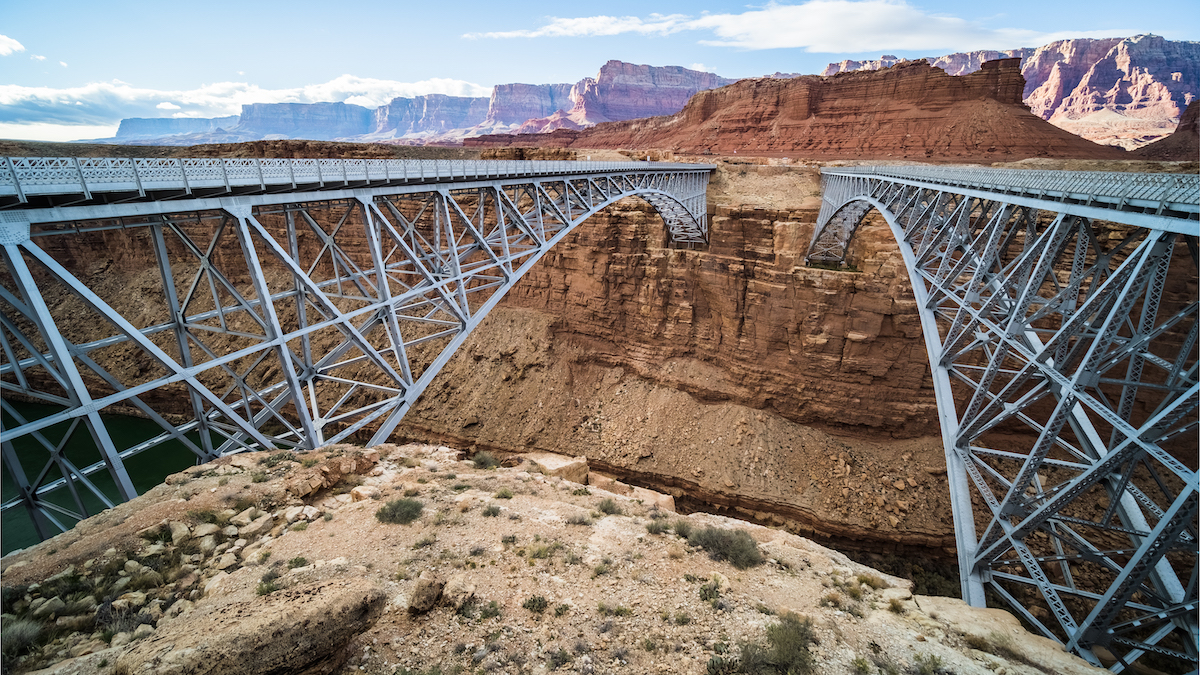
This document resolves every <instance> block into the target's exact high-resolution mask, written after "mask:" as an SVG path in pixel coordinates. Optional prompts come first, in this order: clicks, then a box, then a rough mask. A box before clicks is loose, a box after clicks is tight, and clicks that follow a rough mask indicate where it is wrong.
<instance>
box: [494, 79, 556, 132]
mask: <svg viewBox="0 0 1200 675" xmlns="http://www.w3.org/2000/svg"><path fill="white" fill-rule="evenodd" d="M572 88H573V86H572V85H570V84H520V83H516V84H498V85H496V86H495V87H492V97H491V99H490V100H489V102H488V110H487V118H486V119H485V120H484V121H483V126H484V127H488V128H491V129H501V128H504V127H513V128H515V127H519V126H520V125H522V124H524V123H525V122H526V120H531V119H536V118H540V117H546V116H549V115H552V114H554V113H555V112H557V111H559V110H567V109H570V108H571V107H572V106H573V105H574V100H573V99H572V98H571V93H572Z"/></svg>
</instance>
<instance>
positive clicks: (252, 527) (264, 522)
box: [238, 513, 272, 538]
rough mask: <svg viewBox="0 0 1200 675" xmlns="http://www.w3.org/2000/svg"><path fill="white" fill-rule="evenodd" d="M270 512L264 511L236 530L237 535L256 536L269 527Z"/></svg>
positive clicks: (270, 520)
mask: <svg viewBox="0 0 1200 675" xmlns="http://www.w3.org/2000/svg"><path fill="white" fill-rule="evenodd" d="M271 522H272V518H271V514H269V513H264V514H263V515H262V516H260V517H258V518H256V519H254V521H253V522H251V523H250V524H248V525H245V526H244V527H242V528H241V529H239V530H238V535H239V536H242V537H246V538H251V537H257V536H258V535H260V534H264V533H266V532H267V531H269V530H270V529H271Z"/></svg>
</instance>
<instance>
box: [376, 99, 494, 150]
mask: <svg viewBox="0 0 1200 675" xmlns="http://www.w3.org/2000/svg"><path fill="white" fill-rule="evenodd" d="M487 113H488V99H487V98H484V97H472V96H446V95H445V94H429V95H427V96H415V97H413V98H402V97H397V98H394V99H392V100H391V101H390V102H389V103H388V104H387V105H383V106H380V107H378V108H376V109H375V110H374V111H373V112H372V113H371V127H372V128H371V133H370V134H369V135H367V136H366V137H365V138H364V139H363V140H375V139H384V138H397V137H404V136H408V137H415V136H432V135H437V134H443V133H446V132H447V131H450V130H451V129H461V128H463V127H471V126H475V125H476V124H479V123H480V122H482V121H483V119H484V117H486V116H487Z"/></svg>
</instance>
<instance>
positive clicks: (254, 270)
mask: <svg viewBox="0 0 1200 675" xmlns="http://www.w3.org/2000/svg"><path fill="white" fill-rule="evenodd" d="M4 166H6V167H7V168H8V169H9V173H8V175H7V176H4V174H3V168H2V167H0V204H6V205H9V206H16V207H18V208H11V209H8V210H2V211H0V244H2V245H3V262H4V266H3V268H2V269H0V358H2V361H0V390H2V391H3V392H4V393H5V394H6V396H10V397H11V396H12V395H14V394H15V395H19V396H20V397H23V398H24V399H26V400H32V401H37V402H44V403H48V404H52V405H55V406H60V407H61V411H60V412H56V413H53V414H50V415H48V416H46V417H43V418H40V419H26V418H25V417H23V416H22V415H21V414H20V412H19V411H18V410H17V409H16V408H15V407H14V406H13V405H11V403H10V401H8V400H4V401H3V402H2V405H3V411H4V413H5V415H4V426H3V429H2V432H3V443H2V449H3V463H4V466H5V468H6V469H7V470H8V472H9V474H10V475H11V476H12V478H13V480H14V482H15V484H16V485H17V487H18V488H19V490H20V495H19V496H18V497H16V498H14V499H11V500H9V501H7V502H6V503H5V504H4V508H5V509H9V508H13V507H17V506H24V507H25V508H26V509H28V511H29V513H30V515H31V517H32V518H33V521H34V524H35V526H36V528H37V530H38V533H39V535H41V536H42V537H45V536H47V535H48V534H50V533H51V532H52V530H53V529H55V528H57V529H59V530H62V529H65V528H66V527H69V524H70V522H71V521H75V520H79V519H82V518H84V517H86V516H87V515H89V509H88V506H87V504H86V502H87V501H89V500H93V501H94V500H97V499H98V500H99V502H100V503H102V504H103V505H104V506H112V501H111V500H110V498H109V496H107V495H105V493H104V491H103V490H102V489H100V488H99V487H97V485H96V484H95V482H94V480H93V479H92V478H91V476H93V475H94V474H96V473H97V472H100V471H107V472H108V473H109V474H110V475H111V477H112V479H113V481H114V482H115V483H116V486H117V491H118V492H119V495H120V498H121V499H131V498H133V497H134V496H136V492H135V489H134V486H133V484H132V482H131V480H130V477H129V475H128V472H127V471H126V468H125V465H124V460H125V459H128V458H129V457H131V456H133V455H136V454H138V453H141V452H144V451H146V450H149V449H151V448H154V447H156V446H158V445H160V444H161V443H163V442H166V441H177V442H179V443H181V444H183V445H184V446H185V447H187V448H188V449H189V450H190V451H191V452H192V453H194V454H195V455H196V457H197V459H198V460H199V461H208V460H211V459H213V458H216V457H220V456H223V455H227V454H231V453H236V452H241V451H244V450H251V449H267V448H294V449H299V450H303V449H312V448H316V447H319V446H322V445H326V444H331V443H336V442H339V441H342V440H343V439H347V438H348V437H350V436H351V435H352V434H355V433H356V432H359V431H360V430H370V431H373V436H372V440H371V443H372V444H377V443H381V442H384V441H385V440H386V439H387V438H388V436H389V435H390V434H391V432H392V430H393V429H394V428H395V427H396V425H397V423H398V422H399V421H400V419H401V417H402V416H403V415H404V414H405V412H406V411H407V410H408V409H409V407H410V406H411V405H412V403H413V401H414V400H415V399H416V398H417V397H418V396H419V395H420V394H421V392H422V391H424V390H425V388H426V387H427V386H428V385H429V383H430V381H431V380H432V379H433V378H434V376H435V375H436V374H437V372H438V371H439V370H440V369H441V367H442V366H443V365H444V364H445V363H446V362H447V361H448V360H449V359H450V357H451V356H452V354H453V353H454V351H455V350H456V349H457V348H458V347H459V346H460V345H461V344H462V343H463V341H464V340H465V339H466V337H467V336H468V334H469V333H471V331H473V330H474V329H475V327H476V326H478V325H479V323H480V322H481V321H482V320H483V318H484V316H485V315H486V314H487V313H488V312H489V311H490V310H491V309H492V308H493V307H494V306H495V305H496V304H497V303H498V302H499V301H500V299H501V298H502V297H503V296H504V294H505V293H506V292H507V291H508V290H509V289H510V288H511V287H512V286H513V285H514V284H515V283H516V282H517V281H518V280H519V279H520V278H521V277H522V275H524V274H525V273H526V272H527V271H528V270H529V269H530V268H531V267H532V266H533V265H534V264H535V263H536V262H537V261H538V260H539V259H540V258H541V257H542V256H543V255H544V254H545V253H546V252H547V251H548V250H549V249H550V248H551V247H552V246H554V245H555V244H557V243H558V242H559V241H561V240H562V239H563V238H564V237H566V236H567V235H568V234H569V233H570V232H571V231H572V229H574V228H575V227H576V226H577V225H579V224H580V223H582V222H583V221H584V220H586V219H587V218H588V217H590V216H592V215H593V214H595V213H597V212H598V211H600V210H601V209H604V208H605V207H607V206H609V205H611V204H613V203H615V202H617V201H619V200H621V199H625V198H627V197H639V198H641V199H643V200H645V201H647V202H649V203H650V204H651V205H652V206H653V207H654V208H655V209H656V210H657V211H658V212H659V213H660V214H661V215H662V216H663V220H664V222H665V223H666V225H667V230H668V234H669V237H670V239H671V240H672V241H674V242H676V243H678V244H682V245H695V244H702V243H704V242H705V241H706V238H707V215H706V208H707V204H706V197H705V192H706V189H707V185H708V178H709V174H710V172H711V170H712V167H711V166H707V165H695V164H659V163H645V162H633V163H593V162H487V161H458V162H446V161H424V162H421V161H413V160H404V161H400V160H394V161H383V160H359V161H352V160H123V159H107V158H105V159H78V160H76V159H74V158H67V159H62V158H49V159H47V158H32V159H30V158H20V159H18V158H11V159H5V161H4ZM6 178H7V181H6V180H5V179H6ZM5 200H7V201H5ZM65 239H70V240H71V241H70V242H66V241H64V240H65ZM68 244H69V246H68ZM89 248H95V249H97V250H99V251H101V255H100V256H98V257H99V259H100V260H115V259H116V258H118V257H121V256H125V257H126V258H129V259H133V260H137V259H139V258H138V256H139V255H140V256H141V258H140V259H141V260H143V264H144V267H145V269H135V270H131V271H126V272H124V273H123V274H121V275H110V274H107V273H105V271H104V270H103V269H101V270H95V269H93V268H94V264H93V263H94V261H90V260H87V259H85V254H84V253H79V252H84V251H86V250H88V249H89ZM65 250H74V251H76V252H77V253H76V254H68V253H64V251H65ZM131 252H135V253H131ZM73 255H77V256H80V257H73ZM114 278H117V281H114ZM47 299H51V301H49V302H48V300H47ZM129 364H133V366H132V367H130V366H129ZM149 394H153V395H154V397H155V401H157V402H158V404H156V405H151V404H150V403H148V402H147V401H146V400H145V399H146V398H148V395H149ZM165 400H174V401H177V402H178V405H175V406H174V407H173V408H171V409H169V410H165V409H162V405H161V402H162V401H165ZM105 411H108V412H111V411H126V412H129V411H132V412H135V413H137V414H139V415H141V416H144V417H147V418H149V419H150V420H152V421H153V422H155V423H156V424H157V425H158V427H160V428H161V433H159V434H158V435H157V436H155V437H153V438H150V439H148V440H146V441H144V442H142V443H138V444H137V445H135V446H133V447H129V448H119V447H117V446H116V445H115V444H114V442H113V440H112V438H111V434H110V433H109V430H108V429H106V427H105V418H103V417H102V416H101V413H102V412H105ZM62 423H69V425H70V428H69V430H68V432H67V433H66V435H65V436H64V437H63V441H62V442H61V443H52V442H51V441H49V440H48V439H47V438H46V436H45V435H44V434H43V431H44V430H46V429H47V428H48V427H51V426H53V425H56V424H62ZM76 431H78V432H79V433H86V434H90V436H91V437H92V438H93V439H94V442H95V445H96V447H97V448H98V449H99V452H100V456H101V460H100V461H97V462H95V463H93V464H90V465H88V466H76V465H75V464H74V463H72V461H71V460H70V459H69V458H68V457H67V455H66V453H65V452H64V445H65V444H66V439H67V438H68V437H70V436H71V435H72V434H73V433H76ZM364 432H365V431H364ZM22 438H27V439H33V441H34V442H35V443H36V444H37V446H39V447H40V448H42V449H43V450H44V453H42V454H41V455H40V457H39V458H38V459H37V460H34V461H31V460H30V459H29V458H28V457H27V456H26V457H25V458H24V459H23V458H22V457H19V456H18V453H17V452H16V450H15V449H14V443H13V442H14V441H16V440H18V439H22ZM60 490H65V491H66V492H67V493H69V495H70V500H68V502H69V503H68V504H67V505H64V504H63V503H60V502H62V501H63V500H61V499H59V500H51V499H50V496H51V495H54V494H55V493H56V492H59V491H60ZM85 497H86V499H85Z"/></svg>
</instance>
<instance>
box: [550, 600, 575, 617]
mask: <svg viewBox="0 0 1200 675" xmlns="http://www.w3.org/2000/svg"><path fill="white" fill-rule="evenodd" d="M569 611H571V606H570V605H568V604H567V603H565V602H564V603H561V604H559V605H558V606H557V607H555V608H554V616H562V615H564V614H566V613H567V612H569Z"/></svg>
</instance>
